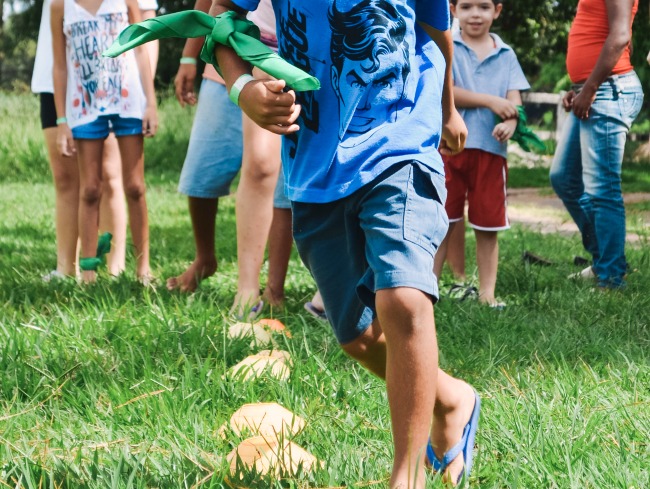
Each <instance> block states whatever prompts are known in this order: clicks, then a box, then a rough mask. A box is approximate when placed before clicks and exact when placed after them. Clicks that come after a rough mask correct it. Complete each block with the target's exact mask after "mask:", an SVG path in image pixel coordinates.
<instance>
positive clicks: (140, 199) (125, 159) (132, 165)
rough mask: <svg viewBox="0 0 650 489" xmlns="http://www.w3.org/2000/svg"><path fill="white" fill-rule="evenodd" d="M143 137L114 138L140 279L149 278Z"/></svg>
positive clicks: (143, 280)
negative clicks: (119, 158)
mask: <svg viewBox="0 0 650 489" xmlns="http://www.w3.org/2000/svg"><path fill="white" fill-rule="evenodd" d="M143 139H144V138H143V137H142V136H141V135H136V136H123V137H120V138H119V139H118V143H119V146H120V154H121V156H122V177H123V179H124V193H125V194H126V201H127V204H128V208H129V227H130V229H131V237H132V238H133V245H134V247H135V252H136V271H135V273H136V277H137V278H138V280H140V281H142V282H143V283H146V282H148V281H149V280H150V279H151V269H150V266H149V217H148V215H147V200H146V198H145V183H144V152H143V151H144V140H143Z"/></svg>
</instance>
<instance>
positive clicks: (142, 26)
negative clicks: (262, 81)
mask: <svg viewBox="0 0 650 489" xmlns="http://www.w3.org/2000/svg"><path fill="white" fill-rule="evenodd" d="M201 36H205V43H204V44H203V49H202V50H201V59H202V60H203V61H205V62H206V63H210V64H212V65H214V67H215V68H216V70H217V71H218V72H219V74H221V70H220V69H219V66H218V63H217V59H216V57H215V55H214V49H215V47H216V45H217V44H223V45H225V46H230V47H231V48H232V49H234V51H235V52H236V53H237V54H238V55H239V56H240V57H241V58H242V59H243V60H245V61H248V62H249V63H250V64H252V65H253V66H256V67H257V68H259V69H261V70H262V71H264V72H266V73H268V74H269V75H271V76H273V77H275V78H278V79H280V80H285V81H286V82H287V85H288V86H289V87H290V88H292V89H293V90H296V91H305V90H318V89H319V88H320V82H319V81H318V78H316V77H314V76H311V75H310V74H309V73H307V72H305V71H303V70H301V69H299V68H296V67H295V66H292V65H291V64H289V63H288V62H286V61H285V60H284V59H282V58H281V57H280V56H278V55H277V54H276V53H274V52H273V51H272V50H271V49H270V48H268V47H267V46H266V45H265V44H264V43H263V42H262V41H260V40H259V38H260V30H259V28H258V27H257V26H256V25H255V24H253V23H252V22H251V21H249V20H246V19H245V18H244V17H242V16H241V15H239V14H237V13H236V12H234V11H232V10H231V11H228V12H225V13H223V14H221V15H218V16H216V17H212V16H210V15H208V14H206V13H203V12H201V11H198V10H188V11H185V12H177V13H174V14H168V15H161V16H160V17H154V18H152V19H147V20H144V21H142V22H139V23H137V24H133V25H130V26H129V27H127V28H126V29H124V30H123V31H122V32H121V33H120V35H119V36H118V38H117V39H116V40H115V42H114V43H113V45H112V46H111V47H110V48H108V49H107V50H106V51H104V53H103V55H104V56H108V57H110V58H114V57H116V56H119V55H120V54H122V53H124V52H125V51H128V50H129V49H133V48H134V47H136V46H140V45H141V44H144V43H146V42H149V41H153V40H155V39H166V38H169V37H181V38H190V37H201Z"/></svg>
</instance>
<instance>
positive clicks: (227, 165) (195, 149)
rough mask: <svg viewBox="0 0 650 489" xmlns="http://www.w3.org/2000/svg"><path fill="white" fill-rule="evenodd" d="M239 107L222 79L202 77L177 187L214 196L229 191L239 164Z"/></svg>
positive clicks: (190, 193) (192, 194) (194, 194)
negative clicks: (220, 80) (229, 95)
mask: <svg viewBox="0 0 650 489" xmlns="http://www.w3.org/2000/svg"><path fill="white" fill-rule="evenodd" d="M241 121H242V116H241V110H240V109H239V107H237V106H236V105H235V104H233V103H232V102H231V101H230V99H229V98H228V92H227V90H226V87H225V86H223V85H222V84H221V83H218V82H215V81H212V80H206V79H203V82H202V83H201V91H200V92H199V102H198V106H197V108H196V114H195V115H194V123H193V124H192V133H191V134H190V144H189V147H188V148H187V154H186V156H185V163H184V164H183V169H182V170H181V177H180V181H179V182H178V191H179V192H180V193H182V194H184V195H187V196H188V197H198V198H203V199H216V198H219V197H223V196H225V195H228V194H229V193H230V184H231V183H232V181H233V179H234V178H235V176H236V175H237V172H239V169H240V168H241V158H242V131H241V126H242V122H241Z"/></svg>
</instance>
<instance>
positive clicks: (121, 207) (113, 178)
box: [99, 133, 126, 275]
mask: <svg viewBox="0 0 650 489" xmlns="http://www.w3.org/2000/svg"><path fill="white" fill-rule="evenodd" d="M102 162H103V164H102V168H103V174H102V200H101V203H100V210H99V231H100V232H102V233H103V232H107V231H108V232H109V233H111V234H112V235H113V240H112V242H111V252H110V253H109V254H108V255H107V256H106V264H107V268H108V273H110V274H111V275H119V274H120V273H122V272H123V271H124V263H125V260H126V202H125V200H124V187H123V186H122V159H121V157H120V150H119V147H118V145H117V140H116V139H115V135H114V134H113V133H111V134H110V135H109V136H108V138H107V139H106V140H104V155H103V160H102Z"/></svg>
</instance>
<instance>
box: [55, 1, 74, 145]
mask: <svg viewBox="0 0 650 489" xmlns="http://www.w3.org/2000/svg"><path fill="white" fill-rule="evenodd" d="M63 12H64V0H53V1H52V5H51V7H50V28H51V29H52V55H53V59H54V63H53V67H52V80H53V83H54V105H55V107H56V117H57V119H59V118H61V117H65V115H66V113H65V106H66V100H65V99H66V92H67V90H68V61H67V57H66V50H65V34H64V33H63ZM56 147H57V148H58V150H59V153H60V154H61V155H62V156H72V155H73V154H74V153H75V152H76V148H75V144H74V140H73V139H72V131H71V130H70V126H68V123H67V122H63V123H61V124H59V123H57V136H56Z"/></svg>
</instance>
